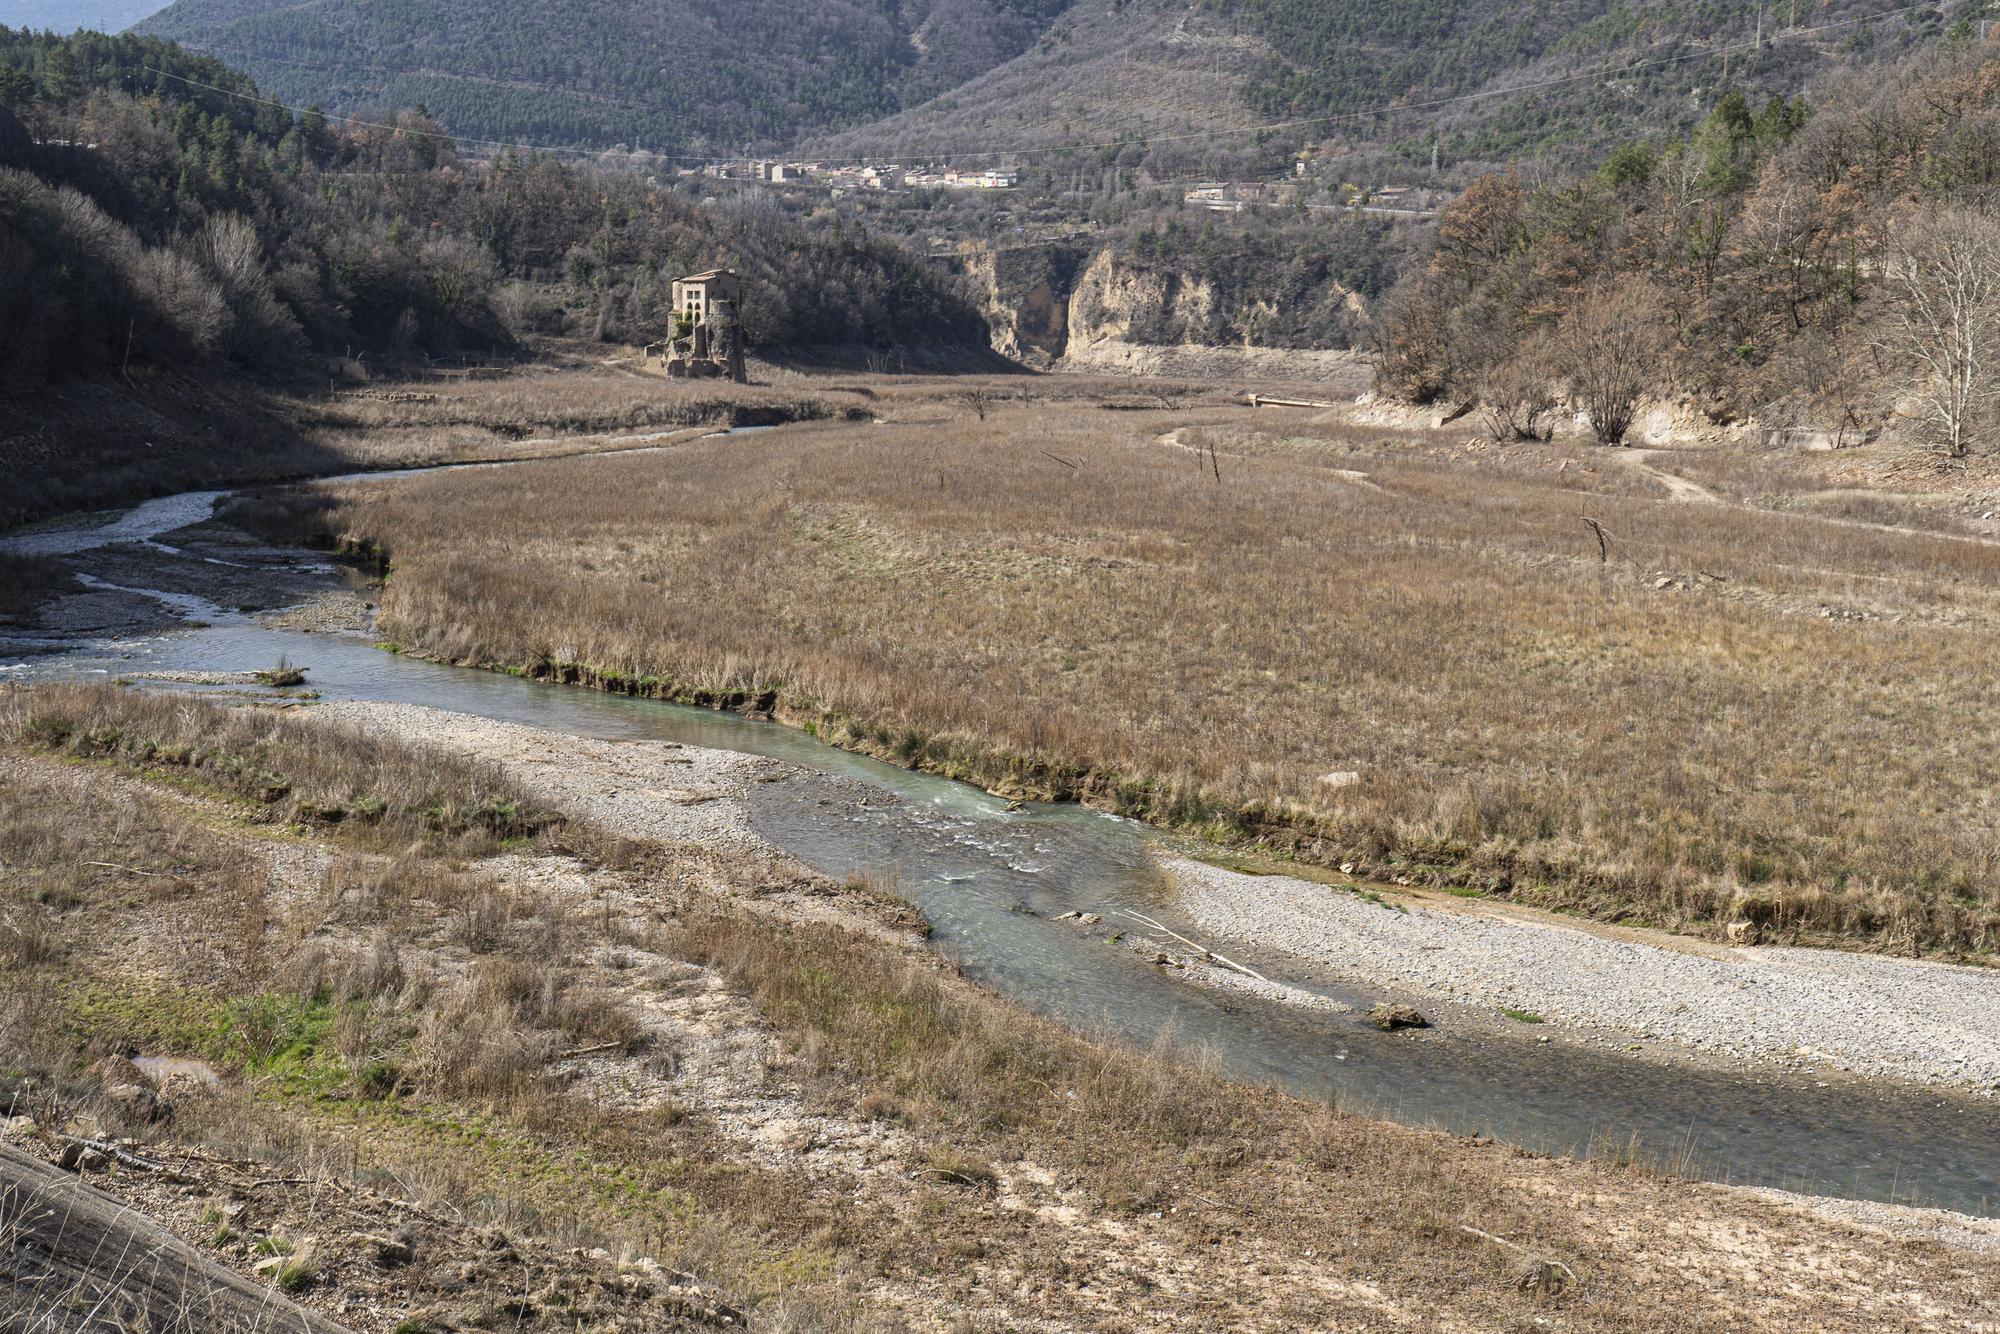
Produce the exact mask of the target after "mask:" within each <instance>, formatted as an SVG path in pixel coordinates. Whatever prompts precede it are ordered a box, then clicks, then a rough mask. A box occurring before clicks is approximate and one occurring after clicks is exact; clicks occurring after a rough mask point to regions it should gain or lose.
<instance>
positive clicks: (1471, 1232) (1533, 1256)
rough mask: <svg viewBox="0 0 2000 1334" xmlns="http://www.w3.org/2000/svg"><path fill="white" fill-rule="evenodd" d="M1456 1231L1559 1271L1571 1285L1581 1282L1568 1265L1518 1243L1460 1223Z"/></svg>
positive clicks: (1540, 1265) (1468, 1224)
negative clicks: (1502, 1247)
mask: <svg viewBox="0 0 2000 1334" xmlns="http://www.w3.org/2000/svg"><path fill="white" fill-rule="evenodd" d="M1458 1230H1459V1231H1460V1232H1463V1233H1465V1234H1466V1235H1467V1236H1470V1237H1478V1238H1479V1239H1480V1240H1481V1241H1490V1242H1492V1243H1493V1244H1494V1245H1495V1246H1504V1247H1506V1248H1507V1249H1508V1250H1510V1251H1512V1252H1514V1253H1515V1254H1516V1255H1521V1256H1526V1257H1527V1258H1528V1260H1530V1261H1531V1262H1533V1263H1534V1264H1535V1265H1536V1266H1538V1267H1546V1268H1548V1269H1559V1270H1561V1271H1562V1273H1563V1276H1564V1277H1565V1278H1567V1279H1568V1280H1569V1281H1570V1282H1571V1283H1579V1284H1580V1283H1582V1281H1583V1280H1582V1279H1580V1278H1578V1277H1577V1276H1576V1271H1575V1270H1574V1269H1571V1268H1570V1267H1569V1266H1568V1265H1566V1264H1564V1263H1563V1262H1562V1261H1560V1260H1551V1259H1549V1257H1548V1256H1546V1255H1542V1254H1539V1253H1538V1252H1535V1251H1531V1250H1529V1249H1528V1248H1527V1247H1526V1246H1523V1245H1521V1244H1520V1243H1519V1242H1513V1241H1509V1240H1507V1239H1506V1238H1505V1237H1496V1236H1494V1235H1493V1234H1492V1233H1491V1232H1486V1231H1483V1230H1481V1229H1479V1228H1476V1227H1474V1226H1472V1224H1470V1223H1460V1224H1459V1225H1458Z"/></svg>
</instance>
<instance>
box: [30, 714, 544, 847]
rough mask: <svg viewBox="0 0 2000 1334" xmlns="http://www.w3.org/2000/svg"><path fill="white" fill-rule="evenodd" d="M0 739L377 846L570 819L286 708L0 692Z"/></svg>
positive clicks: (466, 767)
mask: <svg viewBox="0 0 2000 1334" xmlns="http://www.w3.org/2000/svg"><path fill="white" fill-rule="evenodd" d="M0 740H5V741H7V742H11V743H13V744H16V745H25V746H29V747H32V748H35V749H38V750H42V751H45V752H49V753H54V754H60V755H64V756H68V757H71V758H74V759H80V760H102V761H109V762H112V763H115V764H117V765H120V766H122V767H124V768H127V769H131V770H138V771H153V772H158V773H162V774H170V775H177V776H182V777H185V778H186V779H188V780H189V781H190V782H192V783H193V784H194V785H195V786H197V787H199V788H204V789H207V790H210V791H216V792H222V793H227V794H228V795H230V796H232V797H235V798H237V799H239V800H241V801H242V802H244V803H245V804H246V805H247V806H248V808H249V809H250V811H251V813H252V815H253V817H254V818H255V819H257V820H259V821H267V822H272V823H278V824H306V825H322V826H337V825H338V826H345V827H347V828H349V829H350V830H353V831H355V832H356V833H357V834H358V835H360V836H361V837H364V838H365V839H366V840H367V841H369V842H370V843H372V844H374V845H378V846H385V847H403V846H407V845H408V844H409V843H410V842H411V841H412V840H415V841H417V842H419V843H422V844H435V845H439V846H452V847H456V848H458V849H459V850H461V851H467V852H480V851H488V850H491V849H492V848H494V847H497V846H499V845H501V844H503V843H505V842H508V841H510V840H518V839H527V838H532V837H534V836H535V835H537V834H539V833H542V832H543V831H545V830H550V829H552V828H555V827H557V826H558V825H559V824H560V823H561V822H560V821H559V820H558V819H557V818H556V817H555V816H553V815H552V814H550V813H548V812H545V811H539V810H536V809H534V808H533V806H532V805H531V804H530V803H528V802H527V801H526V800H524V799H523V798H522V796H521V795H520V793H519V792H518V791H517V790H515V788H514V787H513V786H512V785H511V784H509V783H508V782H507V781H506V780H504V779H503V778H501V777H500V775H499V774H498V773H496V772H491V771H488V770H485V769H482V768H481V767H479V766H477V765H474V764H469V763H466V762H463V761H459V760H456V759H453V758H451V757H447V756H443V755H430V754H424V753H422V752H413V751H411V750H409V749H407V748H403V747H395V746H388V745H384V744H382V743H380V742H376V741H372V740H369V739H368V738H365V737H353V738H349V739H347V740H346V741H344V742H343V744H341V745H338V746H329V745H327V744H326V737H325V734H324V733H323V732H320V731H316V730H313V729H310V728H308V727H306V726H305V725H303V724H301V723H300V722H298V721H297V720H295V719H292V718H288V717H286V716H285V715H284V714H282V713H274V712H262V711H253V710H237V711H224V710H220V709H216V708H213V707H210V706H209V705H206V704H203V703H200V702H198V701H195V700H191V699H187V698H185V697H179V696H173V695H166V694H157V695H145V694H136V693H133V692H131V691H125V690H119V689H117V688H115V687H111V686H71V685H47V686H40V687H36V688H34V689H22V688H18V687H15V688H9V689H5V690H0Z"/></svg>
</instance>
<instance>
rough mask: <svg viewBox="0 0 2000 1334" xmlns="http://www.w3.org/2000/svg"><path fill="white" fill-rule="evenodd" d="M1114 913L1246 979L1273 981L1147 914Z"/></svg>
mask: <svg viewBox="0 0 2000 1334" xmlns="http://www.w3.org/2000/svg"><path fill="white" fill-rule="evenodd" d="M1113 911H1115V912H1117V914H1118V915H1119V916H1121V917H1129V918H1131V919H1132V920H1133V921H1135V922H1137V923H1139V925H1141V926H1145V927H1150V928H1152V929H1153V930H1155V931H1158V932H1159V933H1160V934H1161V935H1166V936H1172V937H1173V938H1174V939H1175V940H1178V941H1179V942H1180V943H1181V944H1183V945H1185V946H1187V947H1188V948H1189V949H1191V950H1200V951H1201V954H1202V957H1203V958H1204V959H1206V960H1208V961H1209V962H1211V963H1219V964H1221V965H1222V966H1223V967H1224V968H1227V969H1230V970H1231V971H1233V972H1238V973H1241V974H1243V975H1244V976H1245V977H1254V978H1256V979H1257V980H1258V981H1259V982H1269V981H1270V980H1271V979H1270V978H1268V977H1266V976H1264V975H1263V974H1262V973H1260V972H1258V971H1257V970H1256V969H1255V968H1252V967H1250V966H1249V965H1247V964H1240V963H1238V962H1236V961H1235V960H1234V959H1225V958H1224V957H1223V956H1222V955H1220V954H1217V953H1216V952H1215V951H1214V950H1212V949H1210V948H1209V947H1208V946H1206V945H1204V944H1202V943H1201V942H1200V941H1198V940H1189V939H1188V938H1187V937H1186V936H1184V935H1182V934H1181V933H1180V932H1178V931H1175V930H1173V929H1171V928H1170V927H1168V926H1166V925H1165V924H1164V923H1162V922H1159V921H1157V920H1155V919H1154V918H1151V917H1148V916H1146V914H1144V913H1142V912H1133V911H1132V910H1131V909H1130V908H1117V909H1114V910H1113Z"/></svg>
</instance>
